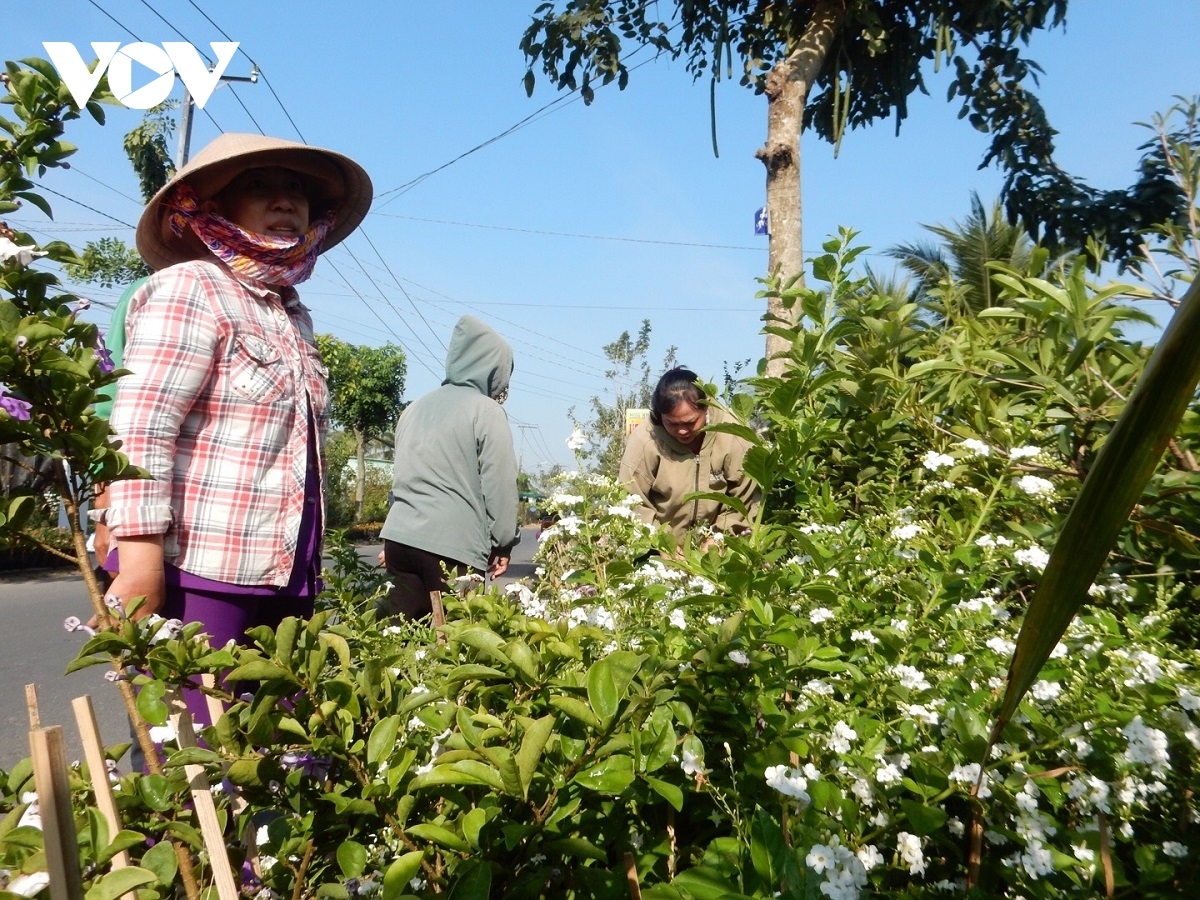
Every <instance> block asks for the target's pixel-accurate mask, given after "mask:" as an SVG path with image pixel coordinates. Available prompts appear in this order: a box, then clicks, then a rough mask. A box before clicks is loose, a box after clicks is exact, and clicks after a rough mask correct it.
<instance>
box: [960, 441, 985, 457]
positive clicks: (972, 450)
mask: <svg viewBox="0 0 1200 900" xmlns="http://www.w3.org/2000/svg"><path fill="white" fill-rule="evenodd" d="M958 446H960V447H962V448H963V451H964V452H965V453H966V454H967V456H968V457H971V456H990V455H991V453H992V448H991V447H989V446H988V445H987V444H985V443H984V442H983V441H981V440H979V439H978V438H967V439H966V440H964V441H959V442H958Z"/></svg>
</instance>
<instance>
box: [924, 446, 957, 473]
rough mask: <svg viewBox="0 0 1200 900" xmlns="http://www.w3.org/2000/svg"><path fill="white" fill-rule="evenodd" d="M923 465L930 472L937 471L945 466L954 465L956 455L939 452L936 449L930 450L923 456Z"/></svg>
mask: <svg viewBox="0 0 1200 900" xmlns="http://www.w3.org/2000/svg"><path fill="white" fill-rule="evenodd" d="M921 465H922V466H924V467H925V468H926V469H928V470H929V471H930V472H936V471H937V470H938V469H941V468H944V467H945V466H952V465H954V457H953V456H947V455H946V454H945V453H938V452H937V451H936V450H930V451H929V452H928V453H926V454H925V455H924V456H923V457H921Z"/></svg>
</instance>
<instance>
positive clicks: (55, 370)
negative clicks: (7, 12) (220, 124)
mask: <svg viewBox="0 0 1200 900" xmlns="http://www.w3.org/2000/svg"><path fill="white" fill-rule="evenodd" d="M6 80H7V85H8V93H7V94H6V95H5V96H4V97H3V98H0V102H2V103H3V108H5V109H8V110H10V115H11V116H12V118H9V117H8V116H7V115H6V116H0V129H3V134H2V135H0V212H4V211H11V210H13V209H15V208H17V207H18V206H19V205H20V203H21V202H29V203H33V204H34V205H35V206H38V207H39V208H41V209H43V210H44V211H46V212H47V214H49V206H48V204H47V203H46V202H45V201H44V200H43V199H42V198H41V197H40V196H38V195H36V194H35V193H33V191H32V188H33V183H32V182H31V181H30V180H29V176H30V175H32V174H34V173H36V174H37V175H38V176H41V175H44V174H45V172H46V171H47V170H48V169H50V168H53V167H55V166H59V165H62V164H63V162H64V160H65V159H66V158H67V157H69V156H70V155H71V154H72V153H74V151H75V148H74V147H73V146H71V145H70V144H68V143H66V142H65V141H64V140H62V135H63V131H64V123H66V122H68V121H70V120H72V119H75V118H78V116H79V111H78V110H76V109H75V108H74V106H73V105H72V102H71V99H70V92H69V91H68V89H67V87H66V85H65V84H63V83H62V81H61V79H60V78H59V77H58V74H57V73H56V72H55V71H54V68H53V66H51V65H50V64H49V63H48V62H46V61H45V60H36V59H29V60H25V61H23V62H22V63H15V62H9V63H8V64H7V75H6ZM87 110H88V112H89V113H90V114H91V115H92V116H93V118H95V119H96V120H97V121H100V122H103V114H102V112H101V107H100V106H99V105H98V104H97V103H96V102H91V103H89V104H88V106H87ZM0 247H2V248H4V250H3V253H0V392H2V393H0V403H2V404H3V410H2V411H0V445H5V444H8V445H10V446H11V447H12V448H13V449H14V450H16V451H17V452H18V453H20V454H23V455H24V456H25V457H44V458H49V459H54V460H60V461H64V462H66V463H67V464H68V467H67V468H63V467H62V466H61V464H60V465H59V466H58V467H57V469H56V472H57V480H58V482H59V483H58V484H57V485H56V487H57V489H58V490H59V491H60V493H61V494H62V495H63V499H64V501H65V502H66V503H67V504H68V511H69V512H71V511H73V510H74V509H76V508H77V506H78V503H79V502H80V501H81V500H82V499H84V498H85V497H86V496H88V494H89V492H90V490H91V485H92V483H93V481H94V480H101V481H112V480H114V479H116V478H121V477H129V476H131V475H134V474H136V473H135V472H132V471H128V470H127V463H126V460H125V458H124V457H123V456H122V455H121V454H119V453H118V452H117V451H116V448H115V447H114V446H112V445H111V444H110V442H109V430H108V423H107V422H106V421H105V420H104V419H102V418H99V417H98V416H96V415H95V410H94V409H93V407H92V403H93V400H94V399H95V392H96V389H97V388H100V387H104V386H106V385H110V384H112V383H113V382H114V381H115V380H116V378H117V376H118V374H120V373H119V372H116V371H113V368H112V364H111V362H110V361H109V360H108V359H107V358H106V355H105V351H104V344H103V340H102V338H101V335H100V333H99V331H98V329H97V328H96V326H95V325H91V324H88V323H86V322H84V321H81V320H80V319H79V318H78V313H79V312H80V311H82V310H83V309H86V308H87V301H81V300H79V299H78V298H76V297H74V296H72V295H70V294H64V293H62V291H61V289H60V288H59V286H58V285H59V281H58V278H57V277H56V276H55V275H54V274H53V273H52V272H48V271H44V270H41V269H35V268H32V267H31V266H29V262H30V261H31V260H32V259H33V258H34V257H44V258H46V259H48V260H50V261H52V262H56V263H61V264H72V263H78V262H79V260H78V258H77V257H76V256H75V253H74V252H73V251H72V250H71V248H70V247H68V246H67V245H66V244H63V243H61V242H58V241H53V242H51V243H48V244H45V245H43V246H40V247H39V246H38V245H37V244H36V243H35V242H34V241H33V240H32V238H31V237H30V236H29V235H27V234H24V233H21V232H17V231H13V230H11V229H9V228H8V227H7V226H3V225H0ZM14 458H15V457H14ZM68 473H69V474H68ZM31 499H32V498H28V497H21V496H16V497H14V498H11V499H6V500H5V502H4V505H3V506H2V507H0V532H2V531H8V530H16V529H20V528H21V527H22V526H23V524H24V523H25V522H26V521H28V519H29V516H30V515H31V514H32V512H33V509H34V506H35V504H33V503H30V502H28V501H29V500H31ZM72 518H74V516H72Z"/></svg>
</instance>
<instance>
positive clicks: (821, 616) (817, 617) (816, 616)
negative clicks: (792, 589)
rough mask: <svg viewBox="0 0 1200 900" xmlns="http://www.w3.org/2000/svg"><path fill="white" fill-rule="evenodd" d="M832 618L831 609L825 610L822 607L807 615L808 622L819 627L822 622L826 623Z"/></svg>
mask: <svg viewBox="0 0 1200 900" xmlns="http://www.w3.org/2000/svg"><path fill="white" fill-rule="evenodd" d="M833 617H834V612H833V610H832V609H826V608H825V607H823V606H818V607H817V608H816V609H814V610H813V611H812V612H810V613H809V614H808V620H809V621H810V622H812V623H813V624H814V625H820V624H821V623H822V622H828V621H829V620H830V619H832V618H833Z"/></svg>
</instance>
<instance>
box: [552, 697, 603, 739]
mask: <svg viewBox="0 0 1200 900" xmlns="http://www.w3.org/2000/svg"><path fill="white" fill-rule="evenodd" d="M550 705H551V706H553V707H554V708H555V709H557V710H558V711H559V712H561V713H565V714H566V715H568V716H570V717H571V718H572V719H574V720H575V721H577V722H582V723H583V724H584V725H587V726H588V727H589V728H594V729H596V730H597V731H598V730H599V729H600V728H601V727H602V725H601V722H600V719H599V718H597V716H596V714H595V713H594V712H592V708H591V707H590V706H588V705H587V704H586V703H584V702H583V701H582V700H576V699H575V698H574V697H561V696H552V697H551V698H550Z"/></svg>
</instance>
